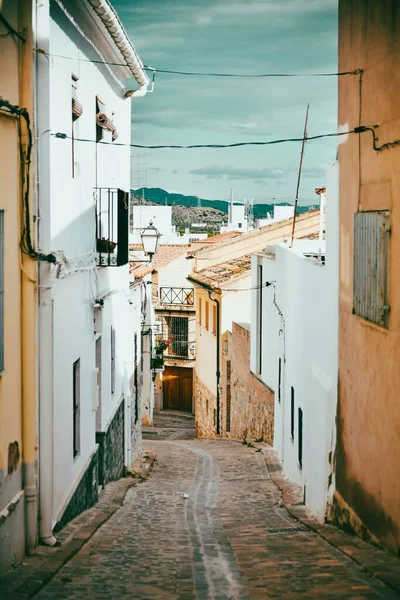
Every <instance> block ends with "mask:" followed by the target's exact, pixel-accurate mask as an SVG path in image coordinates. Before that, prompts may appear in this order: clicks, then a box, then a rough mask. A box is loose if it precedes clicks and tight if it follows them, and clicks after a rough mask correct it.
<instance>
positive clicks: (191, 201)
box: [132, 188, 309, 219]
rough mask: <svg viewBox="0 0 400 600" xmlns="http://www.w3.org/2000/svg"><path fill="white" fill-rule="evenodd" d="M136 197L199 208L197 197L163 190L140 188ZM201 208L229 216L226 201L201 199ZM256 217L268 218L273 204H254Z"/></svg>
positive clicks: (301, 209)
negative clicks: (211, 209) (214, 210)
mask: <svg viewBox="0 0 400 600" xmlns="http://www.w3.org/2000/svg"><path fill="white" fill-rule="evenodd" d="M132 193H133V194H135V196H137V197H139V198H142V197H144V199H145V200H147V201H150V202H154V204H161V205H163V206H165V204H166V202H167V204H168V206H174V205H180V206H187V207H190V208H195V207H197V206H198V198H197V196H185V195H184V194H171V193H169V192H167V191H166V190H163V189H161V188H139V189H138V190H132ZM200 201H201V206H202V207H203V208H215V209H217V210H220V211H222V212H223V213H225V214H228V207H229V202H227V201H226V200H207V199H205V198H200ZM234 204H241V202H235V203H234ZM277 206H290V203H289V202H279V203H277ZM253 210H254V217H255V218H256V219H262V218H265V217H266V216H267V213H270V214H272V213H273V210H274V205H273V204H254V207H253ZM308 210H309V207H308V206H299V207H298V209H297V212H298V214H300V213H303V212H307V211H308Z"/></svg>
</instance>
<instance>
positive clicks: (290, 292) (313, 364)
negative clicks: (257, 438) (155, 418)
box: [251, 167, 338, 521]
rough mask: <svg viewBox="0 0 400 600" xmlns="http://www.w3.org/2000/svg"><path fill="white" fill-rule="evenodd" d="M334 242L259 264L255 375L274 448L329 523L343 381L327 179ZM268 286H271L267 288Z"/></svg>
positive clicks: (277, 254) (285, 247)
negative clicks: (270, 406) (263, 392)
mask: <svg viewBox="0 0 400 600" xmlns="http://www.w3.org/2000/svg"><path fill="white" fill-rule="evenodd" d="M327 189H328V195H327V241H326V252H325V241H322V242H321V241H320V240H318V239H316V240H310V239H304V240H295V242H294V245H293V247H292V248H290V247H289V244H285V243H283V244H278V245H276V246H273V247H269V248H267V250H266V251H265V252H264V253H260V254H257V255H253V257H252V286H253V287H256V288H257V289H255V290H253V294H252V303H253V304H252V321H251V370H252V372H253V373H255V374H256V375H257V376H258V377H259V378H260V380H261V381H262V382H263V383H265V384H266V385H267V386H268V387H269V388H270V389H271V390H272V391H273V392H274V393H275V425H274V447H275V448H276V450H277V451H278V453H279V456H280V458H281V460H282V462H283V470H284V472H285V475H286V476H287V477H288V478H289V479H290V480H292V481H294V482H296V483H297V484H298V485H300V486H302V487H303V490H304V499H305V503H306V505H307V506H309V507H310V508H311V510H312V511H313V512H314V514H315V515H316V516H317V518H318V519H319V520H321V521H322V520H324V517H325V514H326V507H327V502H328V500H329V497H330V494H331V493H332V491H333V487H334V471H333V461H334V451H335V439H336V435H335V416H336V406H337V375H338V358H337V354H338V188H337V168H336V167H332V168H331V169H330V172H329V174H328V188H327ZM266 285H267V286H266Z"/></svg>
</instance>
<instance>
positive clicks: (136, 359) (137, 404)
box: [133, 333, 139, 423]
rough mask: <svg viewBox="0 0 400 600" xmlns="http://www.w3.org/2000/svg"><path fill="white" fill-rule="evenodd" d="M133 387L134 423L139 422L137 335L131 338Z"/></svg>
mask: <svg viewBox="0 0 400 600" xmlns="http://www.w3.org/2000/svg"><path fill="white" fill-rule="evenodd" d="M133 360H134V365H133V366H134V371H133V385H134V387H135V423H137V422H138V421H139V381H138V379H139V378H138V334H137V333H135V336H134V338H133Z"/></svg>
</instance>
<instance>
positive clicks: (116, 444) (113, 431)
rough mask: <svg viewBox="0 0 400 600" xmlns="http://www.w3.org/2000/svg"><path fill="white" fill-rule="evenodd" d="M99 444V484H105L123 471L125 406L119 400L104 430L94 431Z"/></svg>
mask: <svg viewBox="0 0 400 600" xmlns="http://www.w3.org/2000/svg"><path fill="white" fill-rule="evenodd" d="M96 443H97V444H98V445H99V453H98V465H99V475H98V477H99V485H102V486H105V485H107V483H109V482H110V481H115V480H116V479H119V478H120V477H121V476H122V474H123V471H124V454H125V452H124V451H125V447H124V446H125V407H124V400H122V401H121V404H120V405H119V407H118V409H117V411H116V413H115V414H114V417H113V418H112V420H111V422H110V423H109V425H108V428H107V430H106V431H98V432H97V433H96Z"/></svg>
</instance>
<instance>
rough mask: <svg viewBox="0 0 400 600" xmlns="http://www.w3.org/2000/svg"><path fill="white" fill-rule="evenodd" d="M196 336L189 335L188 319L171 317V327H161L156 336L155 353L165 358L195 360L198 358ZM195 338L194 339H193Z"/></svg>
mask: <svg viewBox="0 0 400 600" xmlns="http://www.w3.org/2000/svg"><path fill="white" fill-rule="evenodd" d="M194 336H195V334H194V333H193V334H191V335H189V332H188V324H187V318H185V317H170V318H169V325H165V326H163V327H159V328H158V329H157V330H156V334H155V340H154V342H155V347H154V350H155V353H156V354H159V353H160V348H162V351H161V352H162V355H163V357H164V358H178V359H183V360H194V359H195V358H196V342H195V339H194ZM192 338H193V339H192Z"/></svg>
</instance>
